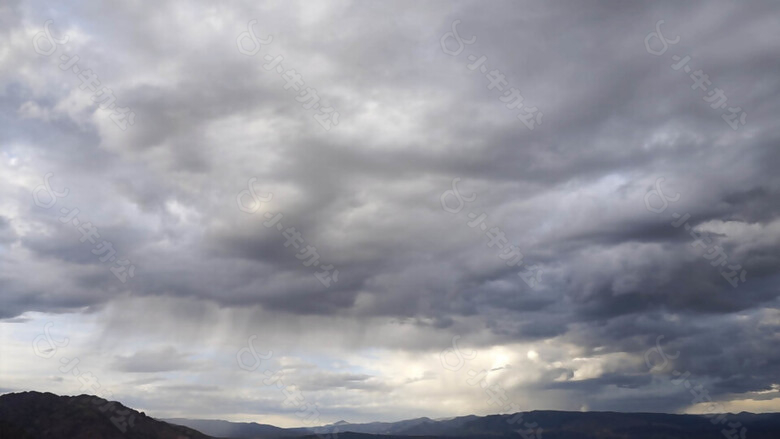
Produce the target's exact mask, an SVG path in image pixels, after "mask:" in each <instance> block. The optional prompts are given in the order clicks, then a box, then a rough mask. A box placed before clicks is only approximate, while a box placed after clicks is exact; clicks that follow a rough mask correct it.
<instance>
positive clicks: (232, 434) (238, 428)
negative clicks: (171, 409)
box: [163, 418, 301, 439]
mask: <svg viewBox="0 0 780 439" xmlns="http://www.w3.org/2000/svg"><path fill="white" fill-rule="evenodd" d="M163 420H164V421H165V422H169V423H171V424H176V425H183V426H185V427H189V428H192V429H194V430H198V431H199V432H201V433H204V434H207V435H209V436H215V437H221V438H252V439H258V438H284V437H293V436H300V435H301V434H299V433H297V432H294V431H290V430H288V429H284V428H280V427H275V426H273V425H268V424H258V423H255V422H228V421H221V420H217V419H183V418H172V419H163Z"/></svg>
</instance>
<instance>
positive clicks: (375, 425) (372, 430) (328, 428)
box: [295, 418, 435, 435]
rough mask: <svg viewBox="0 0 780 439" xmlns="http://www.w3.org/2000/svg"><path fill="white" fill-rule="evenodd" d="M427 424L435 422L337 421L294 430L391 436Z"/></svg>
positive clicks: (417, 420) (426, 419)
mask: <svg viewBox="0 0 780 439" xmlns="http://www.w3.org/2000/svg"><path fill="white" fill-rule="evenodd" d="M427 422H435V421H433V420H432V419H431V418H415V419H407V420H405V421H399V422H369V423H365V424H350V423H349V422H345V421H339V422H336V423H335V424H331V425H325V426H322V427H311V428H301V429H295V430H296V431H300V432H302V433H307V432H313V433H319V434H323V435H325V434H328V433H331V432H332V431H333V427H338V431H339V432H343V431H349V432H352V433H366V434H385V435H387V434H390V435H392V434H397V433H399V432H401V431H404V430H407V429H410V428H413V427H415V426H417V425H420V424H424V423H427Z"/></svg>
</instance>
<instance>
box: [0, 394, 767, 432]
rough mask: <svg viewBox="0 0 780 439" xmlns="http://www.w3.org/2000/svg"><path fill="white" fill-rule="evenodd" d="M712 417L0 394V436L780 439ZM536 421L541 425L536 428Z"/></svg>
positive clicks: (762, 427)
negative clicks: (357, 415) (209, 408)
mask: <svg viewBox="0 0 780 439" xmlns="http://www.w3.org/2000/svg"><path fill="white" fill-rule="evenodd" d="M520 418H522V419H521V420H520ZM713 419H719V418H718V417H716V416H713V417H706V416H702V415H671V414H663V413H615V412H561V411H547V410H545V411H531V412H523V413H516V414H511V415H492V416H474V415H471V416H461V417H457V418H452V419H446V420H433V419H430V418H424V417H423V418H416V419H409V420H405V421H400V422H371V423H364V424H351V423H348V422H345V421H340V422H337V423H335V424H331V425H327V426H321V427H313V428H280V427H275V426H273V425H265V424H257V423H254V422H251V423H246V422H228V421H221V420H203V419H165V420H157V419H153V418H151V417H149V416H146V415H145V414H144V413H142V412H138V411H135V410H132V409H130V408H127V407H125V406H124V405H122V404H120V403H118V402H109V401H106V400H104V399H102V398H98V397H96V396H89V395H80V396H57V395H54V394H52V393H39V392H22V393H10V394H5V395H2V396H0V438H2V439H6V438H7V439H17V438H18V439H38V438H55V439H56V438H68V439H113V438H130V439H152V438H160V439H208V438H244V439H274V438H300V439H315V438H318V436H317V434H323V435H324V434H332V433H333V432H334V429H337V433H338V439H411V438H413V439H444V438H449V439H455V438H460V439H462V438H476V439H502V438H513V439H524V436H523V435H521V434H520V433H519V432H518V429H522V430H524V433H525V434H526V437H527V438H528V439H532V438H533V439H542V438H544V439H602V438H603V439H613V438H614V439H617V438H621V439H628V438H631V439H633V438H636V439H683V438H685V439H705V438H712V439H716V438H717V439H724V438H725V439H732V438H734V439H747V438H749V439H778V438H780V413H764V414H752V413H746V412H742V413H738V414H724V415H723V416H722V418H720V419H722V420H723V423H722V424H718V425H716V424H714V423H713V422H712V420H713ZM538 428H541V429H542V430H541V431H538V430H537V429H538ZM743 428H744V429H745V430H742V429H743ZM724 430H725V431H727V432H728V433H729V434H728V435H727V434H726V433H724ZM731 430H733V433H732V432H731ZM532 431H533V433H532ZM540 433H541V434H540Z"/></svg>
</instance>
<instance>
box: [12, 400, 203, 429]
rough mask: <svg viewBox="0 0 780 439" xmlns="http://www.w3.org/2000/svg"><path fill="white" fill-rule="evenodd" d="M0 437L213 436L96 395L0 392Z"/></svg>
mask: <svg viewBox="0 0 780 439" xmlns="http://www.w3.org/2000/svg"><path fill="white" fill-rule="evenodd" d="M123 429H124V432H122V430H123ZM0 438H2V439H39V438H52V439H55V438H63V439H65V438H68V439H114V438H117V439H118V438H124V439H185V438H186V439H208V438H209V436H206V435H204V434H203V433H200V432H199V431H195V430H192V429H190V428H187V427H182V426H180V425H171V424H168V423H166V422H162V421H158V420H156V419H153V418H150V417H148V416H146V415H145V414H143V413H139V412H137V411H135V410H132V409H129V408H127V407H125V406H123V405H122V404H120V403H118V402H114V403H109V401H106V400H105V399H102V398H98V397H96V396H89V395H79V396H57V395H54V394H52V393H40V392H22V393H9V394H6V395H2V396H0Z"/></svg>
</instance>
